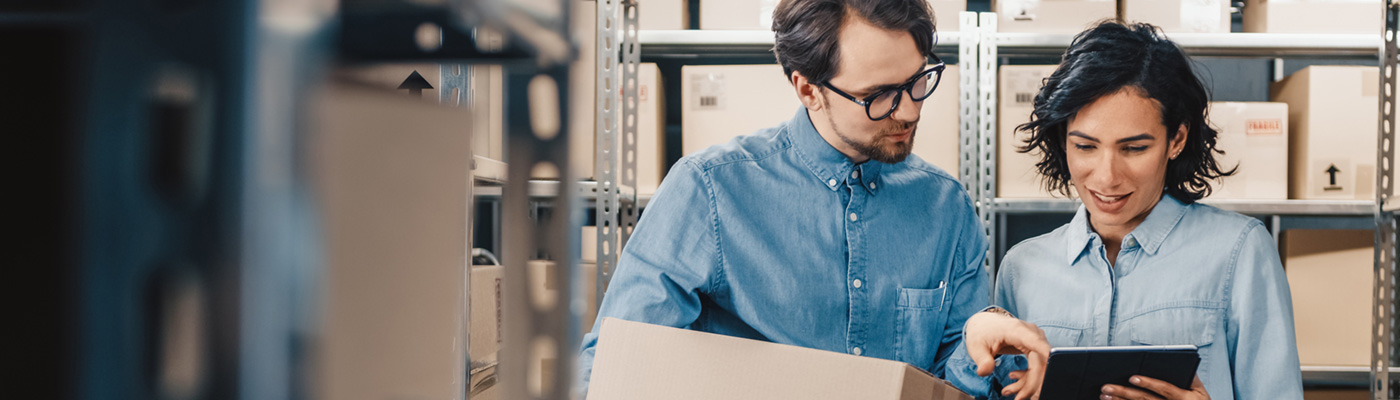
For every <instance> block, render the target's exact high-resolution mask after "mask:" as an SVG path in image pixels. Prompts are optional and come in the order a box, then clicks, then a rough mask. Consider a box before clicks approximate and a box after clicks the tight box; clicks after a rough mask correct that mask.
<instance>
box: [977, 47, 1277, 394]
mask: <svg viewBox="0 0 1400 400" xmlns="http://www.w3.org/2000/svg"><path fill="white" fill-rule="evenodd" d="M1207 102H1208V100H1207V95H1206V91H1205V89H1204V87H1203V86H1202V85H1201V82H1200V80H1199V79H1197V77H1196V76H1195V74H1193V73H1192V71H1191V62H1190V60H1189V59H1188V58H1187V57H1186V54H1185V53H1184V52H1182V50H1181V49H1180V48H1179V47H1177V46H1176V45H1175V44H1174V43H1172V42H1171V41H1169V40H1167V39H1166V38H1165V37H1163V36H1162V34H1161V33H1160V32H1159V31H1158V30H1157V29H1156V28H1155V27H1153V26H1151V25H1146V24H1133V25H1123V24H1119V23H1116V22H1106V23H1102V24H1100V25H1098V26H1096V27H1094V28H1092V29H1090V30H1088V31H1085V32H1083V33H1081V34H1079V35H1078V36H1077V37H1075V39H1074V41H1073V43H1072V44H1071V45H1070V48H1069V50H1067V51H1066V53H1065V56H1064V60H1063V62H1061V64H1060V66H1059V68H1058V69H1057V70H1056V71H1055V72H1054V74H1052V75H1051V76H1050V77H1049V78H1048V79H1046V81H1045V85H1044V86H1043V87H1042V88H1041V90H1040V93H1039V94H1037V95H1036V97H1035V111H1034V114H1033V118H1032V121H1031V122H1030V123H1027V124H1024V125H1021V126H1020V127H1018V129H1019V130H1024V131H1027V132H1029V133H1030V138H1029V139H1027V140H1026V142H1025V145H1024V146H1023V147H1022V148H1021V149H1020V151H1022V152H1030V151H1037V152H1038V153H1040V161H1039V162H1038V163H1037V164H1036V167H1037V169H1038V172H1039V173H1040V174H1041V176H1042V178H1043V180H1044V182H1045V184H1046V187H1047V188H1048V189H1051V190H1054V191H1058V192H1060V193H1062V194H1066V195H1068V194H1070V191H1071V189H1072V190H1073V191H1074V193H1075V194H1077V195H1078V197H1079V198H1080V199H1081V200H1082V201H1083V206H1081V207H1080V208H1079V211H1078V212H1077V213H1076V214H1075V216H1074V219H1073V220H1072V221H1070V222H1069V223H1068V224H1065V225H1064V226H1061V227H1059V228H1058V229H1056V230H1054V231H1052V232H1050V233H1048V234H1045V235H1042V236H1039V237H1036V238H1033V239H1030V240H1027V241H1025V242H1022V243H1020V244H1018V245H1016V246H1015V247H1013V248H1012V249H1011V250H1010V251H1008V252H1007V254H1006V256H1005V257H1004V258H1003V260H1002V266H1001V270H1000V272H999V273H998V279H997V281H996V291H995V296H996V304H998V305H1000V306H1002V307H1004V308H1006V309H1007V310H1008V311H1010V312H1011V313H1013V314H1015V315H1016V316H1018V317H1020V318H1021V319H1024V320H1026V321H1030V322H1033V323H1035V324H1037V325H1039V326H1040V328H1041V329H1043V330H1044V331H1045V336H1046V338H1047V339H1048V340H1049V342H1050V344H1051V346H1054V347H1068V346H1128V345H1195V346H1197V347H1198V348H1199V353H1200V355H1201V364H1200V367H1199V368H1198V369H1197V370H1196V380H1195V383H1194V384H1193V385H1192V386H1191V387H1190V388H1189V389H1185V390H1183V389H1178V388H1176V387H1175V386H1172V385H1170V384H1167V383H1165V382H1162V381H1159V380H1156V379H1153V378H1152V377H1134V378H1133V382H1134V385H1135V386H1138V387H1137V388H1134V387H1123V386H1116V385H1106V386H1105V387H1104V388H1103V390H1102V391H1103V393H1104V394H1103V398H1105V399H1139V398H1145V399H1155V398H1167V399H1208V398H1214V399H1236V398H1240V399H1301V398H1302V379H1301V374H1300V372H1299V367H1298V350H1297V346H1296V344H1295V340H1294V334H1293V311H1292V302H1291V300H1290V295H1289V290H1288V282H1287V280H1286V278H1285V275H1284V272H1283V267H1282V265H1281V263H1280V262H1279V256H1278V250H1277V249H1276V248H1275V245H1274V241H1273V238H1272V236H1271V235H1270V234H1269V232H1268V230H1266V229H1265V228H1264V226H1263V224H1261V223H1260V222H1259V221H1258V220H1256V219H1254V218H1250V217H1246V216H1243V215H1240V214H1236V213H1232V212H1227V211H1222V210H1220V209H1217V208H1215V207H1211V206H1208V205H1203V204H1199V203H1197V202H1196V201H1197V200H1200V199H1201V198H1203V197H1205V196H1206V195H1208V194H1210V190H1211V188H1210V182H1209V181H1210V180H1213V179H1216V178H1219V177H1222V176H1226V175H1230V174H1233V173H1234V170H1233V169H1231V170H1229V171H1225V170H1222V169H1221V167H1220V166H1219V165H1218V164H1217V162H1216V159H1215V157H1216V154H1217V153H1220V151H1218V150H1216V148H1215V143H1216V131H1215V130H1214V129H1211V127H1210V126H1209V125H1207V122H1206V115H1205V114H1206V107H1207ZM1144 389H1145V390H1144Z"/></svg>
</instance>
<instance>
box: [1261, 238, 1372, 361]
mask: <svg viewBox="0 0 1400 400" xmlns="http://www.w3.org/2000/svg"><path fill="white" fill-rule="evenodd" d="M1282 240H1283V254H1284V256H1283V257H1284V259H1283V269H1284V271H1286V272H1287V274H1288V286H1289V289H1290V290H1291V291H1292V293H1293V322H1294V330H1295V332H1296V333H1297V335H1298V358H1299V360H1300V361H1301V362H1302V364H1303V365H1328V366H1365V365H1369V364H1370V362H1371V356H1370V354H1371V334H1370V332H1371V331H1372V330H1373V329H1372V327H1371V310H1374V309H1375V308H1374V307H1372V306H1371V296H1372V293H1374V290H1372V287H1373V282H1374V278H1373V271H1374V268H1373V266H1374V264H1373V262H1374V261H1373V257H1374V246H1375V234H1374V232H1372V231H1370V230H1303V229H1292V230H1287V231H1284V232H1283V237H1282Z"/></svg>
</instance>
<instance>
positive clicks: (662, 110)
mask: <svg viewBox="0 0 1400 400" xmlns="http://www.w3.org/2000/svg"><path fill="white" fill-rule="evenodd" d="M637 84H638V86H637V155H636V163H637V188H636V189H637V195H638V196H650V195H652V194H655V193H656V188H657V187H658V186H660V185H661V179H662V178H664V177H665V176H666V92H665V91H664V90H663V88H665V87H666V86H665V85H664V84H663V83H662V81H661V70H660V69H658V68H657V67H656V64H654V63H643V64H641V65H640V66H638V68H637ZM620 139H621V138H619V141H618V146H621V145H622V141H621V140H620ZM619 154H620V153H619ZM624 156H625V155H622V154H620V156H619V157H618V162H626V161H624V160H625V159H624V158H623V157H624ZM619 179H621V174H619Z"/></svg>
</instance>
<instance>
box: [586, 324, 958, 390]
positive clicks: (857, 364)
mask: <svg viewBox="0 0 1400 400" xmlns="http://www.w3.org/2000/svg"><path fill="white" fill-rule="evenodd" d="M598 340H599V341H598V353H597V356H596V358H594V361H593V375H592V376H591V377H590V382H589V388H588V390H589V392H588V399H589V400H630V399H661V398H674V397H676V393H684V394H685V396H684V397H685V398H694V399H872V400H875V399H941V400H962V399H969V400H970V399H971V398H972V397H971V396H968V395H967V394H964V393H963V392H960V391H958V390H957V389H956V388H954V387H953V386H952V385H949V384H948V383H947V382H944V381H943V380H941V379H938V378H936V377H934V376H933V375H932V374H929V373H928V372H926V371H923V370H921V369H918V368H916V367H914V366H911V365H909V364H905V363H901V362H897V361H890V360H884V359H879V358H872V357H860V356H854V355H849V354H842V353H835V352H830V351H825V350H815V349H808V348H802V347H796V346H789V345H782V344H775V343H769V342H762V341H757V340H749V339H740V338H736V337H730V336H724V335H716V334H712V333H705V332H697V331H691V330H685V329H675V328H668V327H663V326H657V325H650V324H644V323H638V322H631V321H624V320H620V319H614V318H607V319H604V320H603V331H602V334H601V335H599V337H598Z"/></svg>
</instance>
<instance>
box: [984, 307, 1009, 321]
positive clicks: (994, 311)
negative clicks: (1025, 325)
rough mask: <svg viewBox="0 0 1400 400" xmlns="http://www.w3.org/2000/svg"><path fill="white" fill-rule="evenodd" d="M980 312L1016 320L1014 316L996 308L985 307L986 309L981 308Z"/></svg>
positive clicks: (1003, 309)
mask: <svg viewBox="0 0 1400 400" xmlns="http://www.w3.org/2000/svg"><path fill="white" fill-rule="evenodd" d="M981 312H989V313H992V314H1001V315H1005V316H1008V317H1011V318H1016V316H1015V315H1012V314H1011V312H1010V311H1006V309H1005V308H1001V307H997V306H987V308H983V309H982V311H981Z"/></svg>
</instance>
